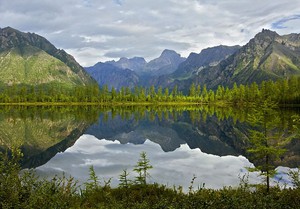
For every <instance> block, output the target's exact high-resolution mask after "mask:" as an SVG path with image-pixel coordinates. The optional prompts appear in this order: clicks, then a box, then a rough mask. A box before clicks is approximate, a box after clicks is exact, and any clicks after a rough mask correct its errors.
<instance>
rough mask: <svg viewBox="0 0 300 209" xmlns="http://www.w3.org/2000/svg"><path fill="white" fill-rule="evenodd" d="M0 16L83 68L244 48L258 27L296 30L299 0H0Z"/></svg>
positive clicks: (283, 30)
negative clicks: (167, 54) (129, 59)
mask: <svg viewBox="0 0 300 209" xmlns="http://www.w3.org/2000/svg"><path fill="white" fill-rule="evenodd" d="M0 12H1V17H0V23H1V26H0V27H5V26H11V27H14V28H16V29H19V30H21V31H26V32H34V33H38V34H40V35H42V36H44V37H46V38H47V39H48V40H49V41H51V42H52V43H53V44H54V45H55V46H57V47H58V48H63V49H65V50H66V51H70V52H71V51H72V52H75V54H73V55H74V56H75V58H76V59H77V60H78V61H79V62H80V63H81V64H82V65H84V66H88V65H93V64H95V63H96V62H98V61H105V60H108V59H118V58H119V57H115V56H119V55H120V53H118V52H123V53H124V54H122V57H133V56H143V57H145V58H146V59H147V60H150V59H153V58H155V57H157V56H159V54H160V53H161V51H162V50H163V49H165V48H168V49H173V50H176V51H177V52H178V53H181V54H182V55H184V56H188V54H189V53H190V52H200V51H201V49H203V48H206V47H211V46H215V45H219V44H225V45H236V44H241V45H243V44H245V43H246V42H248V41H249V39H250V38H252V37H253V36H254V35H255V34H256V33H258V32H259V31H261V29H262V28H269V29H275V30H278V32H279V33H291V32H297V31H299V29H300V28H299V27H300V26H299V25H300V24H299V19H297V18H296V19H295V18H294V17H297V16H298V15H299V14H300V2H299V1H298V0H282V1H273V0H265V1H261V0H252V1H239V0H228V1H216V0H209V1H208V0H181V1H177V0H159V1H153V0H144V1H140V0H126V1H125V0H104V1H92V0H65V1H59V0H43V1H39V0H14V1H11V0H2V1H0ZM296 21H297V22H296ZM292 23H298V24H292ZM297 25H298V26H297ZM89 49H91V52H90V53H88V52H87V50H89ZM82 51H84V53H82ZM114 54H115V55H114ZM106 55H109V56H106ZM112 55H114V56H112Z"/></svg>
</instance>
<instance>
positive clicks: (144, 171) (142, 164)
mask: <svg viewBox="0 0 300 209" xmlns="http://www.w3.org/2000/svg"><path fill="white" fill-rule="evenodd" d="M151 168H153V166H152V165H150V161H149V159H148V158H147V155H146V152H141V154H140V159H139V160H138V162H137V164H136V165H135V166H134V169H133V171H135V172H136V173H137V174H138V176H136V177H135V182H136V183H137V184H143V185H146V184H147V180H146V179H147V176H149V173H148V170H149V169H151Z"/></svg>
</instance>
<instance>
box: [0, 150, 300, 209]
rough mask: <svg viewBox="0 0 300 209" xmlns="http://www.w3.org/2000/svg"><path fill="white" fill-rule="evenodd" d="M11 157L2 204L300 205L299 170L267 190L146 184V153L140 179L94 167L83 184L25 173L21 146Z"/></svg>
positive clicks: (5, 166)
mask: <svg viewBox="0 0 300 209" xmlns="http://www.w3.org/2000/svg"><path fill="white" fill-rule="evenodd" d="M12 153H13V155H12V158H11V159H8V158H7V157H6V155H2V156H1V157H2V158H1V162H0V207H1V208H47V209H48V208H151V209H152V208H180V209H181V208H298V206H299V201H300V183H299V182H300V181H299V172H298V171H293V172H290V177H291V179H292V182H293V184H294V186H295V188H293V189H291V188H279V186H276V187H272V188H270V190H269V191H267V190H266V186H265V185H263V184H262V185H256V186H252V185H249V184H248V181H247V179H245V178H242V179H241V183H240V186H238V187H236V188H231V187H224V188H222V189H219V190H213V189H206V188H198V189H197V190H194V189H193V188H194V185H193V180H192V182H191V186H190V187H189V191H188V192H186V193H184V192H183V191H182V188H180V187H178V188H168V187H166V186H164V185H159V184H147V181H146V178H147V177H148V174H149V173H148V171H149V170H150V169H151V168H152V166H151V165H150V162H149V160H148V159H147V157H146V154H145V153H141V157H140V159H139V161H138V162H137V164H136V166H135V167H134V172H136V174H137V175H136V177H135V179H133V180H131V179H128V172H127V171H126V170H124V171H123V173H122V174H121V175H120V178H119V181H120V184H119V186H118V187H117V188H112V187H111V186H110V180H108V181H104V182H100V181H99V178H98V177H97V175H96V174H95V172H94V169H93V167H91V168H90V179H89V180H88V181H87V182H86V183H85V184H84V185H83V186H81V187H79V186H78V185H77V183H76V181H75V180H74V179H73V178H72V177H68V178H67V177H64V176H63V177H55V178H53V179H51V180H46V179H43V180H40V179H38V178H37V177H36V176H35V175H34V172H33V171H25V172H22V173H21V174H20V167H19V164H18V160H19V159H20V157H21V153H20V151H18V149H15V150H14V151H13V152H12Z"/></svg>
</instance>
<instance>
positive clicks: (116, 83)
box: [85, 62, 139, 90]
mask: <svg viewBox="0 0 300 209" xmlns="http://www.w3.org/2000/svg"><path fill="white" fill-rule="evenodd" d="M85 69H86V71H87V72H88V73H89V74H90V75H91V76H92V77H93V78H94V79H95V80H96V81H97V83H98V85H99V86H104V85H107V86H108V88H109V90H110V89H111V88H112V87H114V88H115V89H120V88H121V87H129V88H133V87H134V86H136V85H137V84H138V82H139V77H138V75H137V74H136V73H135V72H133V71H132V70H129V69H121V68H118V67H116V66H114V65H111V64H109V63H101V62H99V63H97V64H96V65H94V66H92V67H87V68H85Z"/></svg>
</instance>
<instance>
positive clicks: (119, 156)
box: [0, 106, 300, 191]
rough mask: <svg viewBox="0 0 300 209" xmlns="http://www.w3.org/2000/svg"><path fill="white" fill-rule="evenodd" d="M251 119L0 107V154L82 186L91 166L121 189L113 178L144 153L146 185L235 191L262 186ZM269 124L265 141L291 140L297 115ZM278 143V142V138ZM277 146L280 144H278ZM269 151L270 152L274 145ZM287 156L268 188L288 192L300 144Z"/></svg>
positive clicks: (231, 114)
mask: <svg viewBox="0 0 300 209" xmlns="http://www.w3.org/2000/svg"><path fill="white" fill-rule="evenodd" d="M257 114H258V113H257V111H256V110H255V108H254V109H252V108H246V109H234V108H228V107H226V108H217V107H209V106H188V107H186V106H180V107H174V106H116V107H107V106H99V107H92V106H73V107H59V106H56V107H3V108H1V110H0V120H1V121H0V135H1V146H0V148H1V150H2V151H4V150H5V149H7V148H11V147H13V146H20V147H21V149H22V152H23V153H24V157H23V160H22V167H23V168H24V169H27V168H34V169H35V171H36V173H37V174H38V175H39V176H41V177H46V178H53V177H54V176H55V175H63V173H64V175H66V176H70V175H71V176H73V177H75V179H77V180H78V181H79V182H80V183H83V182H85V181H87V180H88V178H89V167H90V166H93V167H94V170H95V172H96V174H97V175H98V176H99V179H100V180H101V182H102V183H103V184H104V182H107V181H109V179H111V185H112V186H117V185H118V184H119V181H118V178H119V175H120V174H121V173H122V172H123V170H124V169H126V170H127V171H128V172H129V173H130V176H129V178H131V179H134V176H135V175H136V174H135V173H134V172H133V171H132V170H133V168H134V166H135V165H136V163H137V161H138V160H139V157H140V153H141V152H146V154H147V157H148V159H149V160H150V164H151V165H152V166H153V169H151V170H149V173H150V176H149V177H148V182H150V183H154V182H157V183H160V184H165V185H167V186H169V187H173V186H176V187H178V186H182V187H183V188H184V190H185V191H187V190H188V187H189V186H191V181H192V179H193V177H196V179H195V180H194V183H193V187H194V188H195V189H197V188H198V187H205V188H214V189H217V188H222V187H224V186H238V185H239V183H240V180H241V178H242V177H243V176H244V177H247V178H248V180H249V182H250V183H259V182H262V177H260V176H259V175H258V172H251V173H249V172H248V170H247V168H248V167H259V166H260V165H261V164H262V163H263V162H262V161H261V159H257V158H254V157H253V155H251V153H250V152H248V150H249V148H250V147H251V141H250V138H251V133H250V131H249V130H260V129H259V128H260V127H257V126H254V125H253V124H251V122H249V121H251V120H250V119H251V117H252V116H253V117H254V116H256V115H257ZM264 115H265V119H266V123H267V122H268V124H272V127H270V129H269V130H270V135H272V136H273V135H274V136H275V135H276V133H277V132H278V133H280V134H281V138H283V139H285V138H287V137H288V136H290V135H292V131H293V129H292V127H293V123H292V120H291V117H292V116H293V115H299V110H298V109H276V110H272V111H270V112H269V111H268V112H265V113H264ZM282 136H284V137H282ZM281 138H280V139H279V140H283V139H281ZM272 145H273V144H272ZM284 147H285V148H286V151H285V152H284V154H283V155H281V156H280V158H278V159H275V158H274V160H272V161H271V162H270V164H272V165H273V166H275V167H276V168H277V171H278V174H277V175H276V176H275V177H274V178H273V180H272V182H273V184H276V183H278V182H279V183H280V184H281V185H285V184H286V185H291V183H290V180H289V179H288V176H287V174H286V172H288V169H289V168H297V167H298V166H299V162H300V161H299V159H300V143H299V142H298V140H297V139H292V140H289V141H288V142H287V143H286V144H285V145H284Z"/></svg>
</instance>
